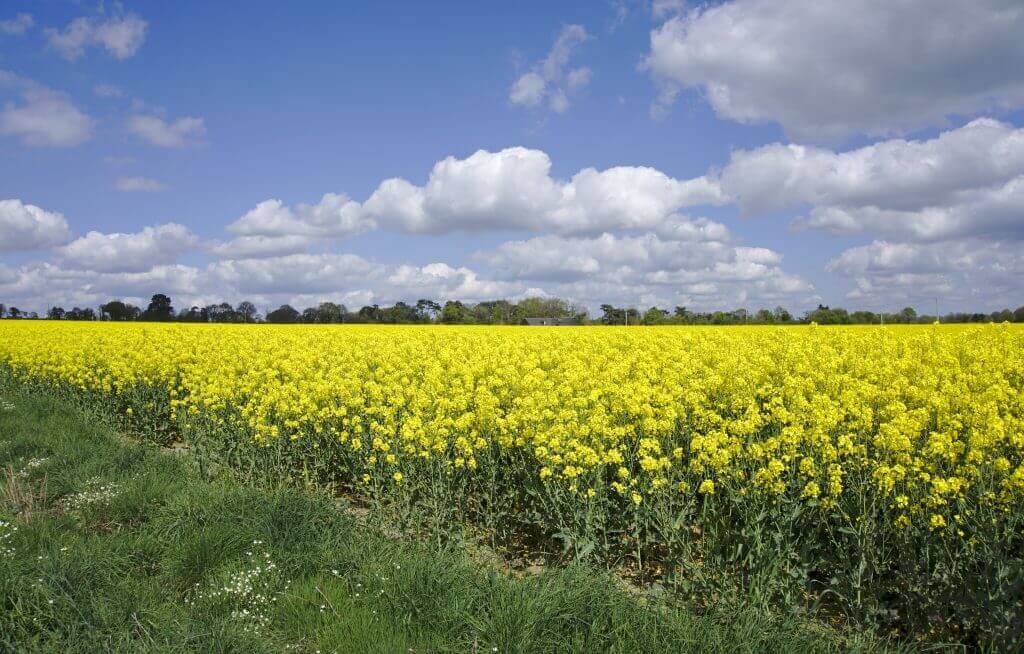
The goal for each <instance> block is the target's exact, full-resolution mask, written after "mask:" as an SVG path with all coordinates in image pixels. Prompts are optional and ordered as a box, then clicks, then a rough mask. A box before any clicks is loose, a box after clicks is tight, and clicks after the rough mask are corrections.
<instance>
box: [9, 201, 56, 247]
mask: <svg viewBox="0 0 1024 654" xmlns="http://www.w3.org/2000/svg"><path fill="white" fill-rule="evenodd" d="M70 233H71V232H70V230H69V229H68V223H67V221H66V220H64V216H63V215H62V214H60V213H57V212H54V211H46V210H44V209H40V208H39V207H37V206H35V205H34V204H25V203H23V202H22V201H21V200H18V199H10V200H0V252H14V251H18V250H38V249H42V248H50V247H54V246H56V245H60V244H61V243H66V242H67V240H68V238H69V237H70Z"/></svg>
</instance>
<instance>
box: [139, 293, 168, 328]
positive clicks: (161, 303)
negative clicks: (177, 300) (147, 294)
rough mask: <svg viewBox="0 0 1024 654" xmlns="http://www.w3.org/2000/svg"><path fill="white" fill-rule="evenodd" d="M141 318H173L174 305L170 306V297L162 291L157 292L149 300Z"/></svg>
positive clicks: (159, 320) (154, 319)
mask: <svg viewBox="0 0 1024 654" xmlns="http://www.w3.org/2000/svg"><path fill="white" fill-rule="evenodd" d="M142 319H143V320H152V321H155V322H163V321H168V320H173V319H174V307H173V306H171V298H169V297H167V296H166V295H164V294H163V293H157V294H156V295H154V296H153V297H152V298H151V299H150V301H149V306H148V307H146V310H145V311H144V312H143V314H142Z"/></svg>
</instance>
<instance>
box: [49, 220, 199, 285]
mask: <svg viewBox="0 0 1024 654" xmlns="http://www.w3.org/2000/svg"><path fill="white" fill-rule="evenodd" d="M198 242H199V239H198V238H197V237H196V236H195V235H194V234H192V233H191V232H190V231H189V230H188V229H187V228H186V227H184V226H183V225H179V224H177V223H167V224H165V225H157V226H155V227H145V228H143V229H142V231H140V232H135V233H131V234H123V233H117V232H115V233H111V234H104V233H102V232H95V231H94V232H89V233H88V234H86V235H85V236H83V237H81V238H78V239H75V240H74V241H72V242H71V243H68V244H67V245H66V246H64V247H62V248H60V249H59V250H58V256H59V258H60V259H61V261H62V262H63V263H64V264H65V266H66V267H68V268H72V269H83V270H89V271H95V272H104V273H142V272H146V271H148V270H150V269H152V268H153V267H154V266H159V265H166V264H171V263H174V262H175V261H176V260H177V259H178V258H179V257H180V256H181V255H183V254H185V253H186V252H188V251H189V250H191V249H193V248H194V247H195V246H196V245H197V244H198Z"/></svg>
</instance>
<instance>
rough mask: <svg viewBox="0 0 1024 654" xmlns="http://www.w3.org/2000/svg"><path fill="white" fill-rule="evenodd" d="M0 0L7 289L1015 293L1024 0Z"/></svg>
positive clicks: (407, 296)
mask: <svg viewBox="0 0 1024 654" xmlns="http://www.w3.org/2000/svg"><path fill="white" fill-rule="evenodd" d="M365 5H366V6H356V5H355V4H353V3H338V2H304V3H281V2H263V1H260V0H251V1H250V2H248V3H246V5H245V9H244V11H239V6H238V5H232V4H231V3H198V2H196V3H167V2H160V1H151V2H145V1H138V2H135V1H126V2H123V3H120V2H118V3H112V2H100V3H95V2H84V1H72V0H35V1H27V0H26V1H22V0H2V1H0V303H4V304H6V305H7V306H17V307H18V308H20V309H22V310H30V311H31V310H35V311H40V312H43V311H45V310H46V309H47V308H48V307H50V306H53V305H61V306H64V307H65V308H71V307H72V306H97V305H98V304H100V303H103V302H105V301H107V300H109V299H112V298H122V299H125V300H127V301H130V302H133V303H136V304H142V305H143V306H144V305H145V304H146V302H147V301H148V298H149V297H150V296H151V295H152V294H154V293H158V292H162V293H166V294H168V295H170V296H171V297H172V299H173V300H174V305H175V307H176V308H185V307H188V306H191V305H202V304H209V303H213V302H221V301H225V300H226V301H229V302H232V303H237V302H239V301H241V300H250V301H253V302H255V303H256V304H257V306H259V307H260V308H261V310H265V309H266V308H268V307H269V308H272V307H276V306H278V305H280V304H282V303H286V302H287V303H291V304H292V305H294V306H297V307H299V308H300V309H301V308H302V307H305V306H310V305H314V304H316V303H319V302H322V301H333V302H340V303H344V304H345V305H347V306H349V308H351V309H355V308H358V307H359V306H362V305H365V304H381V305H388V304H392V303H394V302H396V301H399V300H404V301H407V302H415V301H416V300H417V299H419V298H431V299H435V300H439V301H445V300H462V301H465V302H475V301H481V300H486V299H495V298H509V299H513V300H514V299H519V298H523V297H527V296H533V295H541V296H558V297H563V298H566V299H569V300H571V301H573V302H575V303H577V304H580V305H583V306H586V307H589V308H590V309H591V311H592V312H597V307H598V306H599V305H600V304H602V303H606V302H608V303H613V304H616V305H619V306H623V305H625V306H634V307H638V308H641V309H645V308H647V307H650V306H660V307H664V308H669V309H671V308H672V307H675V306H686V307H688V308H690V309H693V310H713V309H723V310H731V309H736V308H747V309H750V310H756V309H759V308H762V307H768V308H772V307H775V306H778V305H782V306H785V307H787V308H789V309H790V310H791V311H802V310H805V309H807V308H812V307H814V306H816V305H817V304H819V303H821V304H827V305H831V306H844V307H847V308H850V309H869V310H875V311H879V310H890V311H895V310H899V309H900V308H902V307H904V306H913V307H915V308H917V309H918V310H919V311H921V312H933V311H934V309H935V307H936V306H938V307H939V310H940V312H943V313H944V312H947V311H954V310H972V311H991V310H995V309H1001V308H1005V307H1011V308H1013V307H1017V306H1020V305H1024V282H1022V281H1021V280H1022V279H1024V247H1022V245H1024V39H1022V38H1020V35H1021V34H1024V3H1021V2H1019V1H1018V0H902V1H901V2H892V1H891V0H843V1H841V2H840V1H835V2H833V1H822V2H806V1H805V0H731V1H727V2H712V3H696V2H683V1H679V0H608V1H604V2H602V1H600V0H591V1H587V2H550V1H549V2H517V3H468V2H466V3H454V2H450V3H423V2H408V3H405V2H391V3H365Z"/></svg>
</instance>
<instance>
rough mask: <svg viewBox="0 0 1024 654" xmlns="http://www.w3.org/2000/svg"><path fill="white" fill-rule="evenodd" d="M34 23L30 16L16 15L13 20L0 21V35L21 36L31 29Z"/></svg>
mask: <svg viewBox="0 0 1024 654" xmlns="http://www.w3.org/2000/svg"><path fill="white" fill-rule="evenodd" d="M35 23H36V21H35V20H34V19H33V18H32V14H25V13H21V14H17V15H15V17H14V18H9V19H7V20H0V34H5V35H7V36H21V35H22V34H24V33H25V32H27V31H29V30H30V29H32V26H33V25H35Z"/></svg>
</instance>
